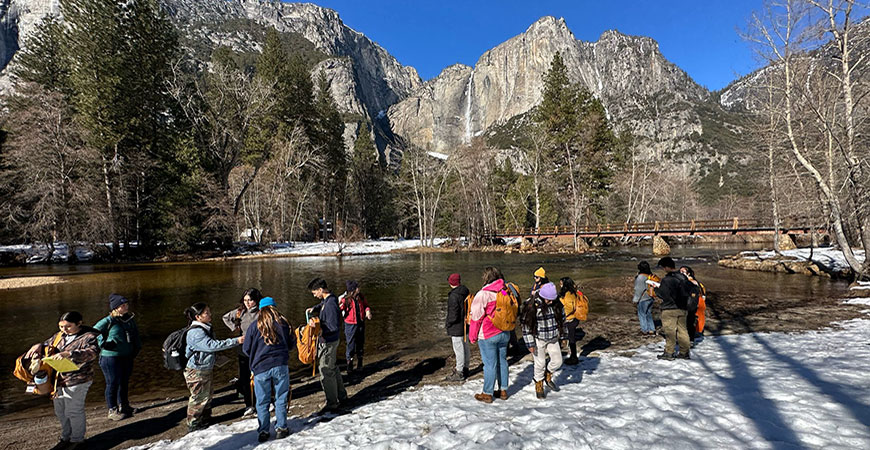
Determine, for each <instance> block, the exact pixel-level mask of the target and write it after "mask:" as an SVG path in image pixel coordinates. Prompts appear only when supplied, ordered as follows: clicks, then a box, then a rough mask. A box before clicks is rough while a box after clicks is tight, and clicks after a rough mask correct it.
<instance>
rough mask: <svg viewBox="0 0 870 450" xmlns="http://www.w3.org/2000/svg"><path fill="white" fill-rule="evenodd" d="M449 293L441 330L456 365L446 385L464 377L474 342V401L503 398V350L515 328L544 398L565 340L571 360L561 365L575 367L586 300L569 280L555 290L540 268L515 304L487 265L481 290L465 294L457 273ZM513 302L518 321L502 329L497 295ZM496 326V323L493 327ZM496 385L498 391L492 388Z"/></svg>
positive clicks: (514, 292)
mask: <svg viewBox="0 0 870 450" xmlns="http://www.w3.org/2000/svg"><path fill="white" fill-rule="evenodd" d="M447 282H448V284H449V285H450V288H451V289H450V293H449V294H448V296H447V318H446V321H445V327H446V329H447V334H448V335H449V336H450V338H451V342H452V344H453V345H452V346H453V352H454V356H455V359H456V366H455V369H454V371H453V373H452V374H451V375H449V376H448V377H447V378H446V381H462V380H464V379H466V378H467V377H468V370H469V367H468V366H469V359H470V356H471V352H470V348H469V345H468V344H469V343H471V344H475V343H476V344H477V345H478V347H479V350H480V358H481V360H482V361H483V391H482V392H481V393H478V394H475V396H474V398H475V399H477V400H478V401H482V402H484V403H492V401H493V399H501V400H507V386H508V362H507V355H508V348H509V346H510V344H511V342H517V336H516V328H517V327H519V328H521V330H522V337H523V343H524V344H525V348H526V350H527V352H528V353H531V354H532V355H533V359H534V382H535V392H536V395H537V396H538V398H546V390H545V385H546V386H547V387H548V388H549V389H550V390H552V391H554V392H556V391H558V390H559V388H558V386H557V385H556V382H555V381H554V378H553V377H554V375H555V374H556V373H557V372H558V371H559V369H560V368H561V367H562V363H563V358H562V348H561V343H562V341H563V340H567V342H568V347H569V350H570V356H569V357H568V358H567V359H565V360H564V363H566V364H569V365H574V364H577V363H578V362H579V360H578V358H577V340H578V336H579V338H580V339H582V338H583V329H582V328H580V327H579V323H580V322H581V321H583V320H586V311H587V310H588V300H587V299H586V296H585V295H583V293H582V292H581V291H579V290H578V289H577V287H576V283H575V282H574V280H572V279H571V278H569V277H564V278H562V279H561V280H560V281H559V288H558V289H557V288H556V285H555V284H554V283H552V282H550V280H549V279H548V278H547V273H546V270H545V269H544V268H543V267H541V268H538V269H537V270H536V271H535V272H534V284H533V286H532V289H531V291H530V295H529V297H528V298H527V299H526V300H525V301H523V302H522V304H519V290H518V288H517V286H516V285H515V284H514V283H510V282H507V281H505V279H504V276H503V275H502V273H501V271H500V270H499V269H497V268H495V267H487V268H485V269H484V271H483V287H482V288H481V289H480V291H478V292H477V293H476V294H475V295H474V296H470V294H469V292H470V291H469V290H468V288H467V287H465V286H464V285H462V283H461V276H460V275H459V274H458V273H453V274H450V276H448V277H447ZM500 296H501V297H503V298H512V299H513V300H514V301H516V309H517V311H516V317H517V323H516V324H514V326H512V327H505V326H502V325H501V323H500V322H501V320H497V319H496V318H495V314H496V310H497V309H498V308H500V307H501V305H499V304H498V302H499V297H500ZM497 322H499V323H497ZM496 385H498V389H495V387H496Z"/></svg>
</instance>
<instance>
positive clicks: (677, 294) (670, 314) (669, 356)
mask: <svg viewBox="0 0 870 450" xmlns="http://www.w3.org/2000/svg"><path fill="white" fill-rule="evenodd" d="M658 266H659V267H661V268H663V269H665V272H666V275H665V276H664V278H662V281H661V283H660V284H659V287H657V288H655V294H656V297H658V298H660V299H661V301H662V306H661V308H662V331H664V333H665V351H664V353H662V354H661V355H659V356H658V358H659V359H665V360H673V359H674V357H675V356H674V347H675V345H677V344H679V346H680V352H679V354H678V355H676V358H679V359H689V348H690V343H689V334H688V332H687V331H686V307H687V305H688V302H689V290H688V284H690V283H689V279H688V278H686V276H685V275H683V274H682V273H680V272H679V271H678V270H677V269H676V265H675V264H674V260H673V259H672V258H671V257H669V256H665V257H664V258H662V259H660V260H659V263H658ZM648 283H649V282H648Z"/></svg>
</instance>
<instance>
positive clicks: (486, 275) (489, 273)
mask: <svg viewBox="0 0 870 450" xmlns="http://www.w3.org/2000/svg"><path fill="white" fill-rule="evenodd" d="M499 279H504V275H502V274H501V271H500V270H498V269H497V268H495V267H487V268H485V269H483V285H484V286H486V285H487V284H489V283H492V282H493V281H495V280H499Z"/></svg>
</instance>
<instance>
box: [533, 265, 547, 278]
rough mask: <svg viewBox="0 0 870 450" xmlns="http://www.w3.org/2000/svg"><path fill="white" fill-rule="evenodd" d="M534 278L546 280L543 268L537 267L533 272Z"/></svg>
mask: <svg viewBox="0 0 870 450" xmlns="http://www.w3.org/2000/svg"><path fill="white" fill-rule="evenodd" d="M535 276H536V277H538V278H547V271H546V270H544V268H543V267H538V270H536V271H535Z"/></svg>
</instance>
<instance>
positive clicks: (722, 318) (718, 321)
mask: <svg viewBox="0 0 870 450" xmlns="http://www.w3.org/2000/svg"><path fill="white" fill-rule="evenodd" d="M622 290H623V289H614V292H613V293H608V294H612V295H621V296H622V298H626V297H628V296H629V295H630V293H629V289H628V288H625V289H624V290H625V292H621V291H622ZM860 309H862V308H859V307H853V306H849V305H843V304H842V303H841V302H840V300H839V299H835V298H818V299H814V300H813V301H812V302H808V301H805V300H765V299H758V298H757V297H750V296H749V295H746V296H741V295H739V294H729V297H728V300H727V301H721V300H720V299H719V298H718V297H717V296H716V295H715V294H711V296H710V297H709V298H708V310H707V311H708V312H707V317H708V319H707V334H708V335H710V334H733V333H745V332H760V331H783V332H792V331H803V330H812V329H819V328H823V327H826V326H829V325H830V323H831V322H834V321H839V320H846V319H851V318H855V317H858V316H859V315H860ZM655 316H656V317H658V313H657V312H655ZM583 329H584V331H585V332H586V335H585V337H584V339H583V340H582V341H581V342H580V343H579V345H580V346H581V349H582V351H581V354H582V355H584V356H586V357H596V356H597V354H596V353H595V352H596V351H597V350H603V349H606V350H609V351H617V352H625V354H630V353H629V351H630V350H631V349H633V348H636V347H638V346H640V345H644V344H646V343H650V342H654V341H656V340H661V338H660V337H653V338H645V337H641V336H639V333H638V330H639V326H638V321H637V317H636V316H631V317H610V316H608V317H599V318H596V317H594V316H590V321H589V322H587V323H585V324H584V325H583ZM524 358H530V357H529V356H528V355H526V356H525V357H524ZM452 359H453V358H452V351H451V350H450V344H449V341H448V340H447V339H446V338H445V342H444V346H443V347H439V348H434V349H431V350H430V351H428V352H426V354H408V355H395V356H389V357H386V358H383V359H380V360H376V361H371V362H369V363H368V364H367V366H366V367H365V368H364V369H363V377H354V378H351V379H347V378H345V380H346V383H347V385H348V386H347V390H348V395H349V396H350V405H349V406H350V407H351V408H355V407H359V406H362V405H365V404H367V403H372V402H376V401H378V400H380V399H383V398H387V397H391V396H393V395H396V394H399V393H401V392H403V391H405V390H408V389H414V388H416V387H418V386H422V385H427V384H445V383H444V382H443V381H442V380H443V378H444V377H445V376H447V375H448V374H449V373H450V371H451V367H452V363H453V361H452ZM519 360H520V359H519V358H514V359H512V360H511V361H512V362H516V361H519ZM471 367H472V368H473V369H472V377H471V381H469V382H471V383H477V384H479V383H480V379H481V377H482V373H481V370H482V368H481V367H480V359H479V356H478V353H477V351H476V350H473V351H472V366H471ZM305 375H310V372H309V373H307V374H305ZM300 377H304V375H302V374H298V373H297V374H295V376H294V379H293V380H292V385H293V392H292V395H293V398H292V400H291V401H290V404H291V410H290V414H291V415H296V416H307V415H310V414H312V413H314V412H315V411H316V410H318V409H319V408H320V406H321V405H322V403H323V401H324V398H323V394H322V392H321V390H320V384H319V382H317V380H312V379H310V376H309V377H308V378H307V379H306V378H300ZM134 381H135V377H134ZM218 381H219V382H218V386H223V387H222V388H221V389H218V391H217V392H216V395H215V400H214V410H213V411H214V412H213V414H214V418H215V422H219V423H229V422H234V421H237V420H239V419H240V418H241V414H242V410H243V409H244V407H243V405H242V402H241V400H240V399H239V398H238V397H237V395H236V394H235V392H233V391H232V390H231V389H230V388H229V387H228V386H227V385H228V382H229V380H218ZM179 387H180V388H182V387H183V381H182V380H181V377H180V376H179ZM184 394H185V391H183V390H182V389H179V391H178V394H177V397H176V398H172V399H161V400H157V399H154V398H151V399H147V398H139V399H136V398H134V399H132V400H133V406H134V407H137V408H138V412H137V414H136V415H135V416H134V417H133V418H131V419H127V420H124V421H121V422H111V421H109V420H108V419H107V418H106V415H105V407H104V406H103V405H102V404H89V405H88V407H87V415H88V449H109V448H126V447H130V446H134V445H142V444H147V443H152V442H156V441H159V440H163V439H176V438H178V437H181V436H182V435H184V434H185V433H186V432H187V427H186V426H185V425H184V419H185V408H186V401H187V397H186V396H184ZM469 400H470V399H469ZM58 432H59V425H58V423H57V419H56V418H55V417H54V415H53V412H52V409H51V406H50V404H49V402H48V400H46V404H45V406H44V407H39V408H33V409H30V410H26V411H21V412H17V413H14V414H10V415H8V416H5V417H3V418H2V420H0V449H10V450H11V449H16V450H30V449H33V450H36V449H45V448H49V447H50V446H52V445H54V443H55V441H56V439H57V436H58Z"/></svg>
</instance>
